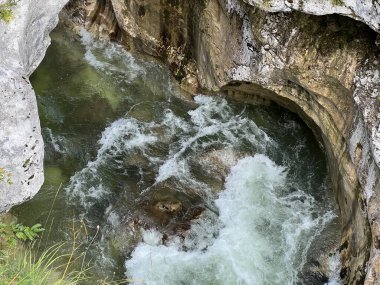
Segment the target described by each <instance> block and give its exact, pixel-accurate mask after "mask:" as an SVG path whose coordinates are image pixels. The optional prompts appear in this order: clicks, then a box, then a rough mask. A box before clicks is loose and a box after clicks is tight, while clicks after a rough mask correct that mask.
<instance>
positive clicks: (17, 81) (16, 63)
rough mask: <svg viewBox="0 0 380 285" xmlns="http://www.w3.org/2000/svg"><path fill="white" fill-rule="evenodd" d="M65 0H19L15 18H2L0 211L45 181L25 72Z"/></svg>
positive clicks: (32, 99)
mask: <svg viewBox="0 0 380 285" xmlns="http://www.w3.org/2000/svg"><path fill="white" fill-rule="evenodd" d="M4 2H6V1H5V0H1V1H0V4H3V3H4ZM66 2H67V1H66V0H20V1H18V3H17V6H16V7H15V8H13V10H14V19H12V21H11V22H9V23H5V22H3V21H0V35H1V36H0V167H1V168H2V169H4V172H5V175H6V179H4V180H5V181H0V212H2V211H5V210H8V209H9V208H10V207H11V206H13V205H15V204H18V203H21V202H23V201H25V200H26V199H28V198H30V197H32V196H34V195H35V194H36V193H37V192H38V190H39V189H40V188H41V185H42V183H43V181H44V177H43V157H44V147H43V141H42V136H41V129H40V121H39V118H38V110H37V103H36V96H35V94H34V91H33V87H32V86H31V84H30V82H29V76H30V74H31V73H32V72H33V71H34V70H35V69H36V67H37V66H38V64H39V63H40V62H41V60H42V59H43V57H44V55H45V51H46V49H47V47H48V45H49V44H50V39H49V33H50V31H51V30H52V29H53V28H54V27H55V26H56V24H57V23H58V13H59V11H60V10H61V9H62V7H63V6H64V5H65V3H66Z"/></svg>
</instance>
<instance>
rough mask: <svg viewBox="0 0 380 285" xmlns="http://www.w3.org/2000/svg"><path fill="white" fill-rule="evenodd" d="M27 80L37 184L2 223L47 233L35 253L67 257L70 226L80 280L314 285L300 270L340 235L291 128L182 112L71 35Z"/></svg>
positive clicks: (107, 47)
mask: <svg viewBox="0 0 380 285" xmlns="http://www.w3.org/2000/svg"><path fill="white" fill-rule="evenodd" d="M31 81H32V84H33V86H34V88H35V91H36V94H37V99H38V104H39V113H40V117H41V125H42V129H43V136H44V141H45V183H44V185H43V187H42V189H41V191H40V192H39V193H38V194H37V195H36V197H35V198H33V199H32V200H30V201H28V202H26V203H24V204H23V205H21V206H18V207H16V208H14V209H13V213H14V214H15V215H16V216H17V217H18V219H19V220H20V221H21V222H23V223H24V224H33V223H36V222H42V223H43V224H44V225H45V227H47V228H48V229H49V230H48V231H47V232H46V233H45V235H44V237H43V239H42V248H43V247H47V246H49V245H51V244H53V243H56V242H61V241H69V242H68V245H67V248H68V250H69V248H70V243H71V242H72V240H73V234H72V229H71V228H72V226H73V224H74V226H75V231H76V233H77V235H76V242H77V243H78V244H80V245H81V246H80V247H79V248H78V250H77V255H79V254H80V253H81V252H86V263H89V264H90V265H91V266H93V267H92V269H91V270H90V272H91V273H90V275H91V276H92V278H93V280H96V279H99V278H106V277H107V278H109V279H110V278H118V279H119V278H124V277H128V278H130V279H132V280H135V281H141V280H142V281H143V282H144V283H146V284H296V283H305V282H306V283H307V284H323V280H322V279H321V280H320V279H318V278H317V277H315V276H314V275H313V274H314V273H313V268H312V266H311V264H315V260H319V259H323V256H327V255H328V254H329V253H330V252H331V251H333V249H334V245H335V243H336V240H337V235H338V232H339V226H340V225H339V223H338V219H337V209H336V205H335V204H334V200H333V195H332V190H331V183H330V180H329V178H328V173H327V169H326V161H325V159H324V154H323V152H322V151H321V149H320V148H319V146H318V143H317V142H316V141H315V139H314V137H313V135H312V133H311V132H310V130H309V129H308V128H307V127H306V126H305V125H304V124H303V123H302V122H301V121H300V120H299V118H298V117H297V116H295V115H294V114H292V113H289V112H287V111H285V110H284V109H282V108H280V107H277V106H270V107H259V106H249V105H244V104H238V103H232V102H228V101H226V100H225V99H224V98H223V97H222V96H213V97H209V96H204V95H201V94H200V95H198V96H196V97H195V98H194V100H193V101H190V100H188V98H189V96H188V95H186V94H184V93H183V92H182V91H181V90H180V89H179V88H178V85H177V83H176V82H175V81H174V80H173V79H172V78H171V76H170V75H169V72H168V70H167V69H166V68H164V67H163V66H161V65H160V64H158V63H157V62H155V61H153V60H151V59H149V58H142V57H140V56H136V55H132V54H130V53H127V52H126V51H124V50H123V48H121V47H120V46H118V45H116V44H113V43H108V42H101V41H96V40H94V39H92V38H91V36H90V35H89V34H87V33H86V32H84V31H82V33H81V36H75V35H72V34H70V33H69V32H67V31H64V30H61V29H57V30H56V31H55V32H54V33H53V35H52V45H51V47H50V48H49V49H48V52H47V55H46V57H45V59H44V61H43V62H42V64H41V66H40V67H39V68H38V69H37V71H36V72H35V73H34V74H33V75H32V78H31ZM184 98H186V100H184ZM231 161H232V162H231ZM218 165H219V166H218ZM220 165H222V166H223V165H228V167H227V166H226V167H225V168H223V167H224V166H223V167H222V170H221V167H220ZM233 165H234V166H233ZM231 166H232V168H231ZM170 207H173V208H170ZM324 259H326V258H324ZM81 265H82V262H78V263H77V264H74V265H73V266H74V267H76V268H78V267H80V266H81ZM317 270H318V269H317ZM316 275H318V274H316ZM310 280H311V281H310ZM309 281H310V282H309Z"/></svg>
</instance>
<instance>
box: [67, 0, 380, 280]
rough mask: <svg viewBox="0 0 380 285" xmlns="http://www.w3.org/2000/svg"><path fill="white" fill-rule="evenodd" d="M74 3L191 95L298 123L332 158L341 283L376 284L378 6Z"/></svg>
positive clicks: (252, 0)
mask: <svg viewBox="0 0 380 285" xmlns="http://www.w3.org/2000/svg"><path fill="white" fill-rule="evenodd" d="M72 3H73V4H72V6H73V7H76V9H77V10H78V9H79V10H80V11H81V13H80V14H81V15H82V19H84V22H85V24H86V26H87V28H89V29H90V30H92V31H95V32H96V33H97V34H98V35H101V36H105V37H107V36H110V37H111V38H112V39H114V40H118V41H120V42H121V43H123V44H124V45H125V46H126V48H128V49H130V50H138V51H140V52H144V53H146V54H148V55H151V56H154V57H156V58H159V59H161V60H162V61H164V62H166V63H167V64H168V65H169V67H170V69H171V71H172V72H173V74H174V75H175V77H176V78H177V79H178V80H179V81H180V82H181V84H182V86H183V87H184V88H186V89H187V90H189V91H191V92H194V91H204V92H206V91H208V92H210V91H211V92H212V91H214V92H224V93H225V94H226V96H229V97H232V98H235V99H238V100H244V101H247V102H254V103H260V102H265V103H267V102H269V101H275V102H277V103H278V104H280V105H282V106H284V107H286V108H288V109H290V110H291V111H294V112H296V113H297V114H299V115H300V116H301V117H302V118H303V119H304V120H305V121H306V122H307V123H308V124H309V126H310V127H311V129H312V130H313V131H314V133H315V134H316V136H317V137H318V138H319V140H320V141H321V142H322V144H323V146H324V149H325V152H326V155H327V157H328V162H329V169H330V173H331V176H332V180H333V184H334V185H333V186H334V190H335V193H336V199H337V201H338V204H339V208H340V211H341V213H342V218H343V225H344V227H343V229H342V242H341V247H340V254H341V259H342V265H343V267H342V271H341V277H342V278H343V280H344V281H345V282H346V283H349V284H357V283H363V282H364V281H365V282H366V283H367V284H376V282H377V280H380V268H379V266H378V264H379V263H380V261H379V260H380V251H379V250H380V243H379V240H380V216H379V215H380V214H379V211H378V209H379V206H380V202H379V195H380V194H379V191H380V189H379V188H380V184H379V158H380V155H379V154H380V153H379V147H380V129H379V127H380V124H379V122H380V117H379V115H378V113H379V110H380V108H379V107H380V100H379V99H380V97H379V90H380V85H379V71H380V65H379V62H380V50H379V47H378V39H379V36H378V34H377V32H378V31H379V19H380V16H379V15H380V13H379V3H378V2H377V1H349V0H345V1H341V0H339V1H335V0H334V1H327V0H326V1H316V0H314V1H313V0H310V1H308V0H304V1H297V0H293V1H290V0H282V1H276V0H272V1H269V0H268V1H267V0H244V1H243V0H240V1H238V0H235V1H234V0H228V1H223V0H208V1H206V0H205V1H175V0H166V1H158V0H153V1H144V0H133V1H128V2H126V1H121V0H107V1H92V4H91V5H87V6H83V5H81V1H79V2H78V1H72ZM78 7H80V8H78ZM72 9H73V8H72V7H71V10H69V11H68V13H69V14H70V13H71V15H73V14H74V13H72V11H73V10H72ZM112 10H113V13H112ZM293 10H298V11H301V12H304V13H300V12H297V11H293ZM279 11H281V12H282V13H269V12H279ZM288 11H293V12H291V13H289V12H288ZM283 12H287V13H283ZM305 13H307V14H305ZM334 13H335V14H341V15H347V16H349V17H351V18H354V19H357V20H360V21H362V22H364V23H366V24H367V25H368V26H369V27H370V28H371V29H370V28H368V26H366V25H364V24H361V23H360V22H357V21H354V20H350V19H349V18H347V17H342V16H338V15H328V14H334ZM308 14H314V15H325V16H314V15H308ZM109 15H112V16H111V17H110V16H109ZM74 16H75V15H74ZM102 18H109V20H106V21H101V20H99V19H102ZM115 20H116V22H115ZM79 21H80V20H79ZM111 22H112V25H110V24H106V25H103V24H102V23H111ZM107 26H108V27H112V29H111V28H108V29H107ZM116 30H117V33H115V32H114V31H116ZM115 35H117V36H115Z"/></svg>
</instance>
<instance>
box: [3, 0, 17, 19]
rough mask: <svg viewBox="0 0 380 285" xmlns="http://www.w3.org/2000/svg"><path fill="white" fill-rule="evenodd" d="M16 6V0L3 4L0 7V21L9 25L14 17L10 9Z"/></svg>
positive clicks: (9, 0)
mask: <svg viewBox="0 0 380 285" xmlns="http://www.w3.org/2000/svg"><path fill="white" fill-rule="evenodd" d="M16 5H17V2H16V0H8V1H7V2H6V3H5V4H2V5H0V20H3V21H4V22H7V23H9V22H10V21H11V20H12V19H13V17H14V15H13V10H12V7H14V6H16Z"/></svg>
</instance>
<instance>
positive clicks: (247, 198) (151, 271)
mask: <svg viewBox="0 0 380 285" xmlns="http://www.w3.org/2000/svg"><path fill="white" fill-rule="evenodd" d="M286 176H287V173H286V168H284V167H282V166H278V165H276V164H275V163H274V162H273V161H271V160H270V159H269V158H268V157H267V156H265V155H262V154H257V155H255V156H253V157H247V158H244V159H242V160H240V161H239V162H238V164H237V165H236V166H234V167H233V168H232V170H231V174H230V175H229V176H228V178H227V180H226V184H225V190H224V191H223V192H222V193H221V194H220V196H219V197H218V199H217V200H216V201H215V203H216V205H217V207H218V209H219V214H220V215H219V219H220V221H221V228H220V229H214V232H219V233H218V236H217V237H216V238H215V240H214V242H213V243H212V244H211V245H210V246H208V247H206V248H203V247H202V246H199V247H198V248H196V249H194V250H191V251H184V250H182V247H183V244H182V242H180V241H174V242H173V243H172V244H170V245H169V246H166V245H163V244H162V238H161V237H160V233H158V232H154V231H153V232H149V233H145V234H144V242H143V243H141V244H140V245H138V246H137V247H136V249H135V250H134V252H133V254H132V257H131V259H129V260H127V261H126V264H125V265H126V268H127V275H128V276H129V277H130V278H131V279H132V280H143V282H144V284H152V285H153V284H295V283H296V281H297V274H298V271H299V270H300V269H302V266H303V265H304V262H305V254H306V251H307V248H308V246H307V245H308V241H309V240H311V239H312V237H313V235H315V234H317V233H318V231H320V230H321V229H322V228H323V227H324V225H325V224H326V223H327V222H329V221H330V220H331V219H332V218H333V214H332V213H331V212H327V213H325V214H324V215H322V216H319V217H316V215H315V214H316V212H317V211H316V209H315V202H314V199H313V198H312V197H311V196H310V195H307V194H305V193H304V192H303V191H301V190H298V191H288V190H287V189H286V187H287V186H286V179H287V177H286ZM197 225H199V223H197ZM210 226H211V227H216V226H218V224H216V225H209V224H207V223H205V227H210ZM207 230H209V229H206V228H198V229H197V232H196V234H197V235H198V236H202V234H203V233H204V232H206V231H207Z"/></svg>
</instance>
